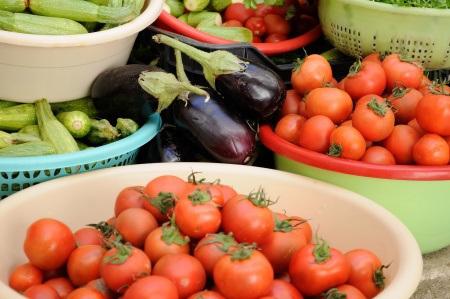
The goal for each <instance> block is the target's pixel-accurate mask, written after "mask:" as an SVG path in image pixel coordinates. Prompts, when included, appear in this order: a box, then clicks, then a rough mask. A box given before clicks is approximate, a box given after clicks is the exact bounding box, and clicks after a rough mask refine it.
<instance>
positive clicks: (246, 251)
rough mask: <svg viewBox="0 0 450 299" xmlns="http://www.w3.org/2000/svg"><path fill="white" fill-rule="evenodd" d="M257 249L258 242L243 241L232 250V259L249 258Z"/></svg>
mask: <svg viewBox="0 0 450 299" xmlns="http://www.w3.org/2000/svg"><path fill="white" fill-rule="evenodd" d="M255 249H256V244H254V243H253V244H248V243H241V244H239V245H238V246H237V248H236V250H234V251H232V252H231V260H232V261H242V260H246V259H249V258H250V257H251V256H252V254H253V251H254V250H255Z"/></svg>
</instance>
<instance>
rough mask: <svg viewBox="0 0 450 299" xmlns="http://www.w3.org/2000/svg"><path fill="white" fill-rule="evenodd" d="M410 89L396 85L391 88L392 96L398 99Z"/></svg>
mask: <svg viewBox="0 0 450 299" xmlns="http://www.w3.org/2000/svg"><path fill="white" fill-rule="evenodd" d="M410 90H411V89H410V88H406V87H403V86H396V87H394V89H392V97H394V98H396V99H398V98H401V97H404V96H405V95H406V94H407V93H408V92H409V91H410Z"/></svg>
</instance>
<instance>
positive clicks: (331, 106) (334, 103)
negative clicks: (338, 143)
mask: <svg viewBox="0 0 450 299" xmlns="http://www.w3.org/2000/svg"><path fill="white" fill-rule="evenodd" d="M352 109H353V102H352V98H351V97H350V96H349V95H348V94H347V93H346V92H345V91H343V90H340V89H338V88H334V87H320V88H316V89H314V90H312V91H311V92H310V93H308V94H307V95H306V114H307V115H308V118H310V117H313V116H316V115H323V116H327V117H328V118H330V119H331V120H332V121H333V122H334V123H335V124H340V123H341V122H343V121H344V120H346V119H347V118H348V117H349V115H350V113H352Z"/></svg>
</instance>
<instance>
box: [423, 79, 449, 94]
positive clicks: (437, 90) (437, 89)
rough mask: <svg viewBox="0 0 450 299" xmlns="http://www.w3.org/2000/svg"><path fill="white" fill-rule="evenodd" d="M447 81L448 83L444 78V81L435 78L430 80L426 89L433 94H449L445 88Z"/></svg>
mask: <svg viewBox="0 0 450 299" xmlns="http://www.w3.org/2000/svg"><path fill="white" fill-rule="evenodd" d="M448 83H449V82H448V80H444V81H439V80H435V81H432V82H431V84H430V85H429V86H428V90H429V91H430V92H431V93H432V94H434V95H445V96H450V93H448V92H447V91H446V90H445V86H446V85H447V84H448Z"/></svg>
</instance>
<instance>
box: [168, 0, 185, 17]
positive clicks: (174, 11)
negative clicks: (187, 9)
mask: <svg viewBox="0 0 450 299" xmlns="http://www.w3.org/2000/svg"><path fill="white" fill-rule="evenodd" d="M166 4H167V6H168V7H169V10H170V12H169V13H170V14H171V15H172V16H174V17H176V18H178V17H179V16H181V15H182V14H183V13H184V5H183V2H181V1H178V0H166Z"/></svg>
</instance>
